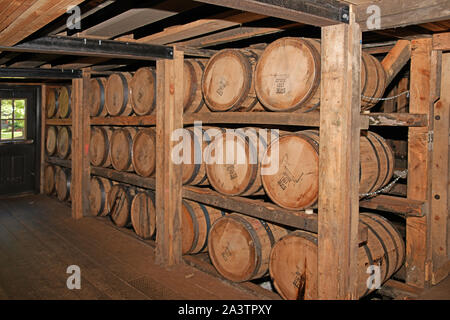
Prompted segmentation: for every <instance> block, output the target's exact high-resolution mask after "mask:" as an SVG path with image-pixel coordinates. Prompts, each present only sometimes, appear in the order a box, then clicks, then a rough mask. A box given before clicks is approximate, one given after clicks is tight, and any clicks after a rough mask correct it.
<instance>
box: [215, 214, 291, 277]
mask: <svg viewBox="0 0 450 320" xmlns="http://www.w3.org/2000/svg"><path fill="white" fill-rule="evenodd" d="M286 234H287V230H286V229H284V228H281V227H279V226H277V225H274V224H272V223H268V222H265V221H263V220H259V219H255V218H252V217H248V216H244V215H240V214H237V213H232V214H229V215H226V216H225V217H222V218H220V219H218V220H217V221H216V222H215V223H214V225H213V226H212V228H211V231H210V232H209V238H208V252H209V256H210V258H211V261H212V263H213V265H214V267H215V268H216V269H217V271H218V272H219V273H220V274H221V275H222V276H223V277H225V278H227V279H229V280H232V281H235V282H242V281H247V280H251V279H257V278H261V277H262V276H264V275H266V274H267V271H268V269H269V255H270V250H271V249H272V246H273V245H274V244H275V243H276V241H278V240H279V239H280V238H281V237H283V236H285V235H286Z"/></svg>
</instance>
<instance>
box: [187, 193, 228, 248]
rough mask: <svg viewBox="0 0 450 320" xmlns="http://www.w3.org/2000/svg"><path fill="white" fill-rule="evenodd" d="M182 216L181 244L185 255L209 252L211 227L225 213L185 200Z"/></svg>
mask: <svg viewBox="0 0 450 320" xmlns="http://www.w3.org/2000/svg"><path fill="white" fill-rule="evenodd" d="M182 204H183V208H182V216H181V222H182V223H181V237H182V240H181V243H182V245H181V246H182V252H183V254H195V253H199V252H204V251H206V250H207V245H208V235H209V232H210V229H211V226H212V225H213V224H214V222H215V221H216V220H217V219H219V218H220V217H223V216H225V212H224V211H222V210H219V209H216V208H213V207H210V206H206V205H204V204H201V203H198V202H194V201H188V200H183V203H182Z"/></svg>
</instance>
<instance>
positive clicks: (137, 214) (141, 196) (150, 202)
mask: <svg viewBox="0 0 450 320" xmlns="http://www.w3.org/2000/svg"><path fill="white" fill-rule="evenodd" d="M130 210H131V224H132V225H133V229H134V231H135V232H136V234H137V235H138V236H139V237H141V238H142V239H151V238H153V237H154V236H155V234H156V211H155V193H154V192H153V191H149V190H147V191H140V192H138V193H137V194H136V195H135V196H134V198H133V201H132V202H131V208H130Z"/></svg>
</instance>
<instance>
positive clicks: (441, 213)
mask: <svg viewBox="0 0 450 320" xmlns="http://www.w3.org/2000/svg"><path fill="white" fill-rule="evenodd" d="M441 77H442V78H441V97H440V100H439V101H438V102H436V103H435V104H434V115H433V131H434V135H433V150H432V164H431V224H430V234H431V239H430V241H431V254H432V261H433V276H432V283H433V284H436V283H438V282H440V281H441V280H443V279H445V278H446V277H447V275H448V269H447V273H446V272H445V268H444V269H443V271H442V272H439V273H437V271H438V270H439V269H441V268H442V266H444V265H445V264H446V263H447V262H448V261H449V258H448V252H447V237H448V235H447V232H448V231H447V230H448V197H449V196H448V185H449V167H448V166H449V121H448V119H449V117H450V94H449V87H450V53H444V54H443V55H442V75H441Z"/></svg>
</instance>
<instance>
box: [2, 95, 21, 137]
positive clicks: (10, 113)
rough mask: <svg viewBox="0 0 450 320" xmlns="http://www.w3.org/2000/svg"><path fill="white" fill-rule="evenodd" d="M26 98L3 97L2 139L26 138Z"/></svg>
mask: <svg viewBox="0 0 450 320" xmlns="http://www.w3.org/2000/svg"><path fill="white" fill-rule="evenodd" d="M26 105H27V101H26V99H1V104H0V122H1V126H0V129H1V130H0V132H1V134H0V141H8V140H9V141H10V140H24V139H26V130H25V129H26V122H27V121H26V116H25V115H26Z"/></svg>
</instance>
